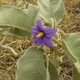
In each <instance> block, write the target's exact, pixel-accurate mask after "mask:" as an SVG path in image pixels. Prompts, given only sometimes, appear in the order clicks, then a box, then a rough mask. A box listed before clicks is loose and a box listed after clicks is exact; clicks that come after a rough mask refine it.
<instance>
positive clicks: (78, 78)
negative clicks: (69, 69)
mask: <svg viewBox="0 0 80 80" xmlns="http://www.w3.org/2000/svg"><path fill="white" fill-rule="evenodd" d="M72 80H80V73H79V72H78V70H77V69H76V67H75V66H73V78H72Z"/></svg>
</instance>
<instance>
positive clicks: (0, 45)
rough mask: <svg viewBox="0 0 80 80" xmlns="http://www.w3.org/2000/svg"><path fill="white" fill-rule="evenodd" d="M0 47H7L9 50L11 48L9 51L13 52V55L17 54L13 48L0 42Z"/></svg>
mask: <svg viewBox="0 0 80 80" xmlns="http://www.w3.org/2000/svg"><path fill="white" fill-rule="evenodd" d="M0 47H2V48H5V49H9V50H11V52H12V53H13V54H14V56H15V57H17V56H18V53H16V52H15V51H14V50H13V48H11V47H10V46H7V45H2V44H0Z"/></svg>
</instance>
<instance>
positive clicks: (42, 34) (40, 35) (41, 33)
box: [36, 32, 44, 38]
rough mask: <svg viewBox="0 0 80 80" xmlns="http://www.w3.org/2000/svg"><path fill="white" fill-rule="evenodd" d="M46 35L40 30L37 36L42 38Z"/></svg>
mask: <svg viewBox="0 0 80 80" xmlns="http://www.w3.org/2000/svg"><path fill="white" fill-rule="evenodd" d="M43 36H44V33H43V32H40V33H39V34H38V35H37V36H36V38H41V37H43Z"/></svg>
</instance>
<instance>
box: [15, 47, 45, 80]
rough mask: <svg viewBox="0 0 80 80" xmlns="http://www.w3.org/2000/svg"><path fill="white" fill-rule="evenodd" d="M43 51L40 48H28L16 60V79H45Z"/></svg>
mask: <svg viewBox="0 0 80 80" xmlns="http://www.w3.org/2000/svg"><path fill="white" fill-rule="evenodd" d="M43 53H44V51H43V50H42V49H40V48H39V49H38V48H37V47H31V48H29V49H28V50H27V51H26V52H25V53H24V55H23V56H22V57H21V58H20V59H19V60H18V62H17V76H16V80H46V68H45V65H44V57H43Z"/></svg>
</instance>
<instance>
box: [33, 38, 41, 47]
mask: <svg viewBox="0 0 80 80" xmlns="http://www.w3.org/2000/svg"><path fill="white" fill-rule="evenodd" d="M33 41H34V43H35V44H36V45H37V46H40V45H41V44H42V38H36V37H34V39H33Z"/></svg>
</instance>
